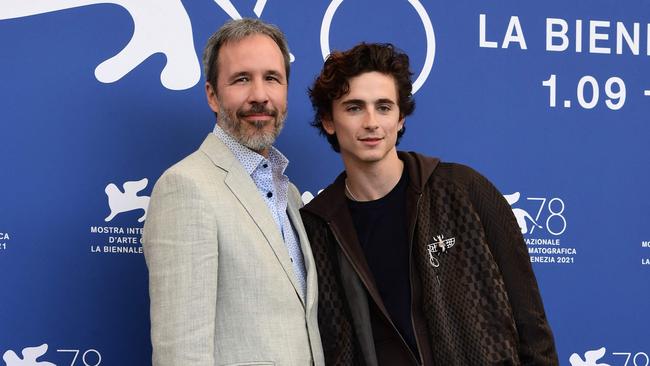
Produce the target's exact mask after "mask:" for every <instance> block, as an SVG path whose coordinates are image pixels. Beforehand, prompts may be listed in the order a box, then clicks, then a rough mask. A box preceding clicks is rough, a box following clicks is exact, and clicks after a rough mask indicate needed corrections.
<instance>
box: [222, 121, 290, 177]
mask: <svg viewBox="0 0 650 366" xmlns="http://www.w3.org/2000/svg"><path fill="white" fill-rule="evenodd" d="M214 134H215V135H216V136H217V137H218V138H219V140H221V142H223V143H224V144H225V145H226V146H227V147H228V149H230V151H231V152H232V153H233V155H235V157H236V158H237V160H239V162H240V163H241V165H242V166H243V167H244V170H246V172H247V173H248V175H251V174H253V172H254V171H255V169H257V167H258V166H259V165H260V164H263V163H264V162H270V163H271V167H272V168H273V170H274V171H275V170H276V169H277V170H278V173H280V174H284V171H285V170H286V169H287V166H288V165H289V159H287V158H286V156H284V155H283V154H282V153H281V152H280V150H278V149H276V148H275V147H273V146H271V147H269V159H268V160H267V159H266V158H265V157H264V156H262V155H260V154H258V153H256V152H255V151H253V150H251V149H249V148H247V147H246V146H244V145H242V144H240V143H239V141H237V140H235V138H234V137H232V136H230V135H229V134H228V133H226V132H225V131H224V130H223V129H222V128H221V126H219V125H218V124H216V125H215V126H214Z"/></svg>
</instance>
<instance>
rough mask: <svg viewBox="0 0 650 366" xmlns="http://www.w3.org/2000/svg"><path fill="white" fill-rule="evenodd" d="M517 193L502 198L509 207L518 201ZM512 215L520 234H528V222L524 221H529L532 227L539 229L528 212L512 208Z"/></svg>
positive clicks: (518, 195) (518, 194)
mask: <svg viewBox="0 0 650 366" xmlns="http://www.w3.org/2000/svg"><path fill="white" fill-rule="evenodd" d="M520 196H521V195H520V193H519V192H515V193H513V194H504V195H503V197H504V198H505V199H506V201H508V203H509V204H510V206H512V205H514V204H515V203H517V201H519V197H520ZM512 213H513V214H515V218H516V219H517V224H518V225H519V229H521V233H522V234H527V233H528V222H526V219H528V220H530V222H532V223H533V225H535V226H537V227H538V228H541V226H540V225H539V224H537V222H535V219H534V218H533V217H532V216H531V215H530V214H529V213H528V211H526V210H523V209H521V208H513V209H512Z"/></svg>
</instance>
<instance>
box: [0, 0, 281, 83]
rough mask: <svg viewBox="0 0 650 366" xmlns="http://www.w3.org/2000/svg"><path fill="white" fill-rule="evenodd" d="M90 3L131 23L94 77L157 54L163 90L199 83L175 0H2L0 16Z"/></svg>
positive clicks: (222, 2)
mask: <svg viewBox="0 0 650 366" xmlns="http://www.w3.org/2000/svg"><path fill="white" fill-rule="evenodd" d="M214 1H215V3H216V4H217V5H218V6H219V7H221V8H222V9H223V10H224V11H225V12H226V13H227V14H228V15H229V16H230V17H231V18H233V19H240V18H241V15H240V14H239V12H238V11H237V9H236V8H235V6H234V5H233V4H232V2H231V1H230V0H214ZM96 4H115V5H119V6H121V7H123V8H124V9H126V11H128V12H129V14H131V17H132V18H133V23H134V24H135V30H134V31H133V37H132V38H131V40H130V41H129V43H128V44H127V45H126V46H125V47H124V49H122V51H120V52H118V54H117V55H115V56H113V57H111V58H109V59H108V60H105V61H104V62H102V63H101V64H99V66H97V68H95V77H96V78H97V80H99V81H100V82H102V83H113V82H116V81H118V80H120V79H122V78H123V77H124V76H125V75H126V74H128V73H130V72H131V71H133V70H134V69H135V68H136V67H138V65H140V64H141V63H142V62H143V61H144V60H146V59H147V58H149V57H150V56H152V55H154V54H156V53H162V54H164V55H165V57H166V59H167V64H166V65H165V67H163V70H162V71H161V73H160V82H161V83H162V85H163V86H164V87H165V88H167V89H171V90H184V89H189V88H191V87H193V86H194V85H196V83H198V82H199V80H200V78H201V67H200V65H199V60H198V59H197V57H196V52H195V50H194V39H193V37H192V22H191V21H190V17H189V15H188V14H187V11H186V10H185V7H184V6H183V3H182V2H181V0H29V1H25V0H3V2H2V7H0V20H6V19H14V18H22V17H28V16H32V15H38V14H45V13H50V12H54V11H59V10H65V9H72V8H78V7H82V6H88V5H96ZM265 5H266V0H257V2H256V3H255V8H254V9H253V11H254V12H255V14H256V15H257V16H258V17H260V16H261V15H262V11H263V10H264V6H265ZM292 60H293V56H292Z"/></svg>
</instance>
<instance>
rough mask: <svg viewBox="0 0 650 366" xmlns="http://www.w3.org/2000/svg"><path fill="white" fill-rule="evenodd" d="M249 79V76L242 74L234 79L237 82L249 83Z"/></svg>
mask: <svg viewBox="0 0 650 366" xmlns="http://www.w3.org/2000/svg"><path fill="white" fill-rule="evenodd" d="M248 81H249V79H248V77H247V76H240V77H238V78H237V79H235V80H234V83H235V84H241V83H247V82H248Z"/></svg>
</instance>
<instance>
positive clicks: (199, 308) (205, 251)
mask: <svg viewBox="0 0 650 366" xmlns="http://www.w3.org/2000/svg"><path fill="white" fill-rule="evenodd" d="M143 248H144V255H145V260H146V262H147V267H148V269H149V297H150V300H151V342H152V346H153V363H152V364H153V366H173V365H175V366H178V365H191V366H214V364H215V359H214V344H215V343H214V329H215V328H214V327H215V317H216V309H215V308H216V296H217V264H218V261H217V259H218V258H217V256H218V252H217V249H216V248H218V243H217V227H216V222H215V219H214V215H213V214H212V213H211V209H210V207H209V205H208V203H207V202H206V201H205V199H204V198H203V197H202V196H201V193H200V190H199V189H197V188H196V184H195V183H194V182H193V181H192V180H191V179H189V178H187V177H184V176H183V175H179V174H173V173H169V172H166V173H165V174H164V175H163V176H162V177H161V178H160V180H159V181H158V182H157V183H156V186H155V187H154V190H153V193H152V195H151V201H150V204H149V208H148V212H147V220H146V224H145V227H144V234H143Z"/></svg>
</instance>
